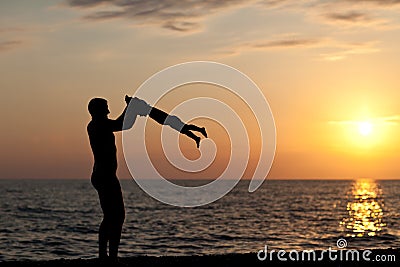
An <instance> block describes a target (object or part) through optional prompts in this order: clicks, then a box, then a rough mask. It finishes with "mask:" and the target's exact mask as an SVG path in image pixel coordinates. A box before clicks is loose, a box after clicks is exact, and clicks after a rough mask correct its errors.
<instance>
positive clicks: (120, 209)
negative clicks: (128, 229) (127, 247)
mask: <svg viewBox="0 0 400 267" xmlns="http://www.w3.org/2000/svg"><path fill="white" fill-rule="evenodd" d="M111 192H112V194H111V200H112V201H111V202H112V209H111V211H110V213H111V214H110V216H111V218H112V220H111V221H110V227H109V230H110V231H109V234H110V236H109V255H110V259H112V260H116V259H117V258H118V248H119V243H120V240H121V233H122V225H123V224H124V220H125V207H124V200H123V196H122V191H121V186H120V185H119V182H118V180H117V182H116V184H115V186H113V188H112V189H111Z"/></svg>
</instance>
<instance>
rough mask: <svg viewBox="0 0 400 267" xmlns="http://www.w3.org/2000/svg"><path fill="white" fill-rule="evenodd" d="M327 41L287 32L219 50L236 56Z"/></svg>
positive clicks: (306, 46) (220, 52) (223, 54)
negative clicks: (248, 52)
mask: <svg viewBox="0 0 400 267" xmlns="http://www.w3.org/2000/svg"><path fill="white" fill-rule="evenodd" d="M324 42H325V39H322V38H307V37H301V36H298V35H297V34H285V35H281V36H275V37H271V39H269V40H255V41H253V42H246V43H239V44H237V45H233V46H229V47H225V48H223V49H222V50H220V51H218V53H219V55H221V56H236V55H238V54H240V53H242V52H246V51H254V50H265V51H267V50H280V49H281V50H282V49H307V48H312V47H316V46H320V45H322V44H323V43H324Z"/></svg>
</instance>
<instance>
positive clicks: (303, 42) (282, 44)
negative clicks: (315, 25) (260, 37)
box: [249, 38, 321, 49]
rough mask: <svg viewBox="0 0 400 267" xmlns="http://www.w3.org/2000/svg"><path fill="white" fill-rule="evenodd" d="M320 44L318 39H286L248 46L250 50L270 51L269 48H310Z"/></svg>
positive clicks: (260, 42)
mask: <svg viewBox="0 0 400 267" xmlns="http://www.w3.org/2000/svg"><path fill="white" fill-rule="evenodd" d="M319 43H321V40H319V39H313V38H287V39H279V40H270V41H265V42H263V41H259V42H256V43H253V44H251V45H249V46H250V47H252V48H259V49H271V48H294V47H310V46H315V45H317V44H319Z"/></svg>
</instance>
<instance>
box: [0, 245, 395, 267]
mask: <svg viewBox="0 0 400 267" xmlns="http://www.w3.org/2000/svg"><path fill="white" fill-rule="evenodd" d="M346 252H348V250H343V253H344V254H343V255H345V253H346ZM362 252H363V251H360V259H359V260H358V261H357V260H356V259H355V258H354V259H353V260H352V259H351V258H350V257H349V260H347V261H346V260H339V258H338V259H336V260H330V259H329V258H328V257H327V254H325V257H324V259H323V260H317V261H312V260H308V259H307V258H305V259H304V260H301V259H300V260H298V261H297V260H291V259H289V257H288V256H286V258H287V261H280V260H278V259H277V257H276V254H275V255H274V258H273V260H272V261H271V260H269V258H267V259H266V260H264V261H260V260H259V259H258V257H257V253H248V254H226V255H207V256H179V257H174V256H160V257H154V256H137V257H126V258H120V259H119V262H118V263H109V262H102V261H100V260H98V259H57V260H50V261H10V262H2V263H0V266H136V267H137V266H199V267H200V266H201V267H204V266H210V265H213V266H226V267H228V266H229V267H232V266H321V265H323V266H398V261H399V259H400V250H399V249H386V250H373V251H372V253H371V254H369V259H370V260H369V261H366V260H364V259H363V258H362ZM316 255H317V259H319V258H320V256H321V251H316ZM377 255H379V257H380V258H381V259H385V261H383V260H380V261H379V262H378V261H377V260H376V259H377V258H376V256H377ZM300 258H301V256H300Z"/></svg>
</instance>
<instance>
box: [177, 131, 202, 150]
mask: <svg viewBox="0 0 400 267" xmlns="http://www.w3.org/2000/svg"><path fill="white" fill-rule="evenodd" d="M182 130H183V129H182ZM181 133H182V134H184V135H187V136H188V137H190V138H192V139H193V140H194V141H195V142H196V145H197V148H199V146H200V137H198V136H197V135H195V134H194V133H192V132H191V131H181Z"/></svg>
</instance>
